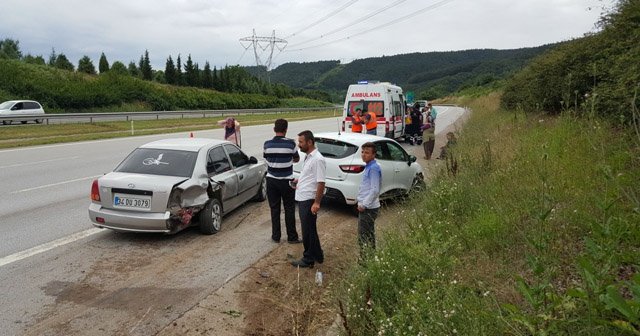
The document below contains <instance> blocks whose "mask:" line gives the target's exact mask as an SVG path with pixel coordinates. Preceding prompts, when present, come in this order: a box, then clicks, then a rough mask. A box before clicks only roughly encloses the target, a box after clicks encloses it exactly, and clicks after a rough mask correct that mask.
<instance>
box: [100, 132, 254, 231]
mask: <svg viewBox="0 0 640 336" xmlns="http://www.w3.org/2000/svg"><path fill="white" fill-rule="evenodd" d="M266 172H267V169H266V165H265V164H264V162H258V160H257V159H256V158H255V157H248V156H247V155H246V154H245V153H244V152H243V151H242V150H241V149H240V148H238V147H237V146H236V145H234V144H232V143H230V142H228V141H223V140H213V139H198V138H180V139H165V140H159V141H154V142H151V143H148V144H145V145H142V146H140V147H138V148H136V149H135V150H134V151H133V152H131V154H129V156H127V158H125V159H124V161H122V163H120V165H118V167H116V169H115V170H114V171H113V172H111V173H108V174H106V175H104V176H102V177H100V178H98V179H97V180H94V181H93V184H92V186H91V204H90V205H89V217H90V218H91V221H92V222H93V225H95V226H97V227H100V228H108V229H112V230H116V231H134V232H160V233H167V234H171V233H175V232H178V231H180V230H182V229H184V228H186V227H189V226H191V225H198V226H199V228H200V230H201V231H202V233H204V234H214V233H216V232H218V230H220V225H221V223H222V216H223V215H224V214H225V213H228V212H230V211H232V210H233V209H235V208H237V207H239V206H240V205H242V204H244V203H245V202H247V201H249V200H252V199H254V200H257V201H264V200H265V198H266V195H267V189H266Z"/></svg>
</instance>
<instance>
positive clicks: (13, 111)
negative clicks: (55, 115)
mask: <svg viewBox="0 0 640 336" xmlns="http://www.w3.org/2000/svg"><path fill="white" fill-rule="evenodd" d="M39 114H44V109H43V108H42V105H40V103H38V102H37V101H33V100H9V101H6V102H4V103H2V104H0V116H1V117H8V116H16V117H23V116H35V117H34V119H31V120H33V121H35V122H36V123H38V124H39V123H41V122H42V119H40V118H38V117H37V115H39ZM28 121H29V120H25V119H24V118H20V122H22V123H23V124H26V123H27V122H28ZM12 122H13V120H3V121H2V123H3V124H4V125H10V124H11V123H12Z"/></svg>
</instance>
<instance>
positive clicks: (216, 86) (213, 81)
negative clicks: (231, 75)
mask: <svg viewBox="0 0 640 336" xmlns="http://www.w3.org/2000/svg"><path fill="white" fill-rule="evenodd" d="M211 86H212V87H213V88H214V89H215V90H218V91H221V90H220V80H219V79H218V68H217V67H216V66H215V65H214V66H213V74H211Z"/></svg>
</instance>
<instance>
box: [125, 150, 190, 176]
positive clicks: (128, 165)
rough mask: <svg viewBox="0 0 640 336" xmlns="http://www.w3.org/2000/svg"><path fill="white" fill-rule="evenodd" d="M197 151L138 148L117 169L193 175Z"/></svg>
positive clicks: (171, 174) (168, 174) (159, 173)
mask: <svg viewBox="0 0 640 336" xmlns="http://www.w3.org/2000/svg"><path fill="white" fill-rule="evenodd" d="M197 157H198V153H197V152H188V151H179V150H169V149H154V148H137V149H136V150H134V151H133V152H131V154H129V156H127V158H126V159H124V161H122V163H120V165H118V167H117V168H116V169H115V171H116V172H120V173H135V174H151V175H166V176H179V177H191V174H193V167H194V166H195V163H196V159H197Z"/></svg>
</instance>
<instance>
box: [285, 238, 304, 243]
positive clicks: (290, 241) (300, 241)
mask: <svg viewBox="0 0 640 336" xmlns="http://www.w3.org/2000/svg"><path fill="white" fill-rule="evenodd" d="M287 243H289V244H300V243H302V240H300V239H296V240H287Z"/></svg>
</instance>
